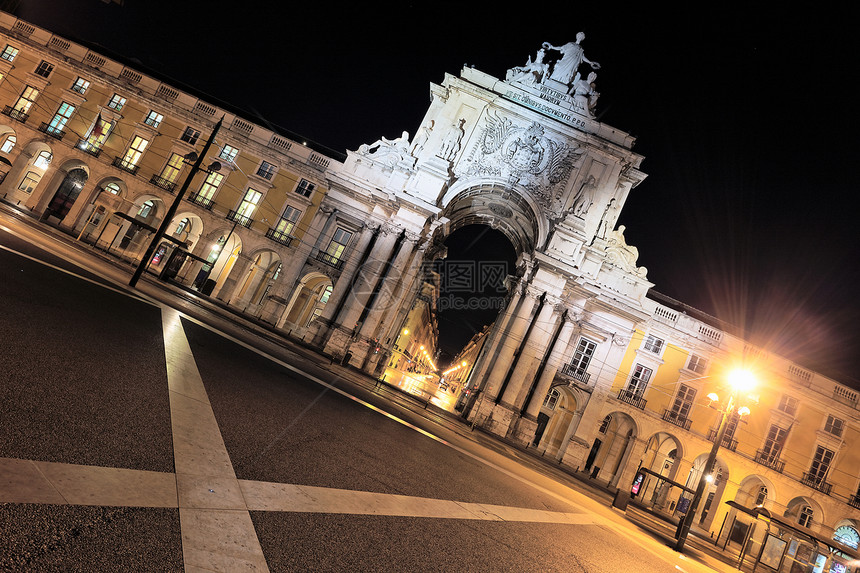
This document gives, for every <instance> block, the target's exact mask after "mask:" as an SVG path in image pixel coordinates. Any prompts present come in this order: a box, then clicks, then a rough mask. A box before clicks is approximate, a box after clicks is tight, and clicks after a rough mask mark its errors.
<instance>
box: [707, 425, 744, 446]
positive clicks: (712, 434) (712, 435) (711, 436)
mask: <svg viewBox="0 0 860 573" xmlns="http://www.w3.org/2000/svg"><path fill="white" fill-rule="evenodd" d="M716 439H717V430H710V431H708V441H709V442H713V441H716ZM720 447H721V448H726V449H727V450H731V451H735V450H737V449H738V441H737V440H735V439H732V437H731V436H728V435H726V436H723V443H722V444H720Z"/></svg>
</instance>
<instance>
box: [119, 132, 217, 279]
mask: <svg viewBox="0 0 860 573" xmlns="http://www.w3.org/2000/svg"><path fill="white" fill-rule="evenodd" d="M223 121H224V117H223V116H221V119H219V120H218V123H217V124H215V128H214V129H213V130H212V134H211V135H210V136H209V139H208V140H206V145H204V146H203V152H202V153H201V154H200V155H199V156H197V160H196V161H195V162H194V166H193V167H192V168H191V171H190V172H189V173H188V177H186V178H185V181H184V182H183V183H182V188H181V189H179V191H177V193H176V199H174V200H173V203H172V204H171V205H170V208H169V209H168V210H167V214H166V215H165V216H164V219H163V220H162V221H161V225H160V226H159V227H158V230H157V231H156V232H155V235H153V237H152V241H151V242H150V243H149V246H148V247H147V248H146V252H145V253H144V254H143V259H141V261H140V264H138V265H137V269H135V271H134V274H133V275H132V276H131V280H130V281H129V282H128V286H130V287H134V286H135V285H136V284H137V281H139V280H140V277H141V275H143V271H144V270H146V267H147V266H149V261H150V260H151V259H152V253H154V252H155V248H156V247H157V246H158V242H159V241H161V238H162V237H164V234H165V232H167V226H168V225H170V223H171V222H173V217H174V216H175V215H176V210H177V209H178V208H179V203H180V202H181V201H182V196H183V195H185V192H186V191H187V190H188V186H189V185H191V179H193V178H194V175H195V174H196V173H197V172H198V171H199V170H200V164H201V163H203V158H204V157H206V153H207V152H208V151H209V148H210V147H211V146H212V142H213V141H215V134H217V133H218V130H219V129H221V123H223Z"/></svg>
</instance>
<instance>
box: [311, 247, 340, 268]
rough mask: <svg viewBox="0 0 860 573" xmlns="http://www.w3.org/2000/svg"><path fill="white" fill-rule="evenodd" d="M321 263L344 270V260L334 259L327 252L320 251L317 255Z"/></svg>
mask: <svg viewBox="0 0 860 573" xmlns="http://www.w3.org/2000/svg"><path fill="white" fill-rule="evenodd" d="M315 258H316V260H318V261H319V262H321V263H324V264H326V265H328V266H330V267H334V268H336V269H341V268H343V259H341V258H338V257H334V256H332V255H330V254H328V253H326V252H323V251H320V252H318V253H317V256H316V257H315Z"/></svg>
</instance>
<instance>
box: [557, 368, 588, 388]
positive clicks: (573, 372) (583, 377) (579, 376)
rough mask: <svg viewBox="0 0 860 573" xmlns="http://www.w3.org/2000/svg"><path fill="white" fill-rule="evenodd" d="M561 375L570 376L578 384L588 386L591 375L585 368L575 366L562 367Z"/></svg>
mask: <svg viewBox="0 0 860 573" xmlns="http://www.w3.org/2000/svg"><path fill="white" fill-rule="evenodd" d="M561 373H562V374H563V375H565V376H569V377H570V378H573V379H574V380H576V381H578V382H582V383H583V384H586V385H587V384H588V379H589V376H590V375H589V374H588V372H586V371H585V368H582V367H581V366H577V365H575V364H565V365H564V366H562V367H561Z"/></svg>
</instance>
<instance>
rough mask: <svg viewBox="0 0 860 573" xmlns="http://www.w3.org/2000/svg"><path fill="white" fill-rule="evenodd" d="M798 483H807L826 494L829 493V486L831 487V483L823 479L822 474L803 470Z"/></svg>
mask: <svg viewBox="0 0 860 573" xmlns="http://www.w3.org/2000/svg"><path fill="white" fill-rule="evenodd" d="M800 483H802V484H803V485H807V486H809V487H811V488H813V489H817V490H818V491H820V492H823V493H826V494H827V495H830V488H831V487H833V486H832V485H831V484H829V483H828V482H826V481H824V478H823V477H822V476H819V475H818V474H813V473H810V472H803V477H802V478H801V480H800Z"/></svg>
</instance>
